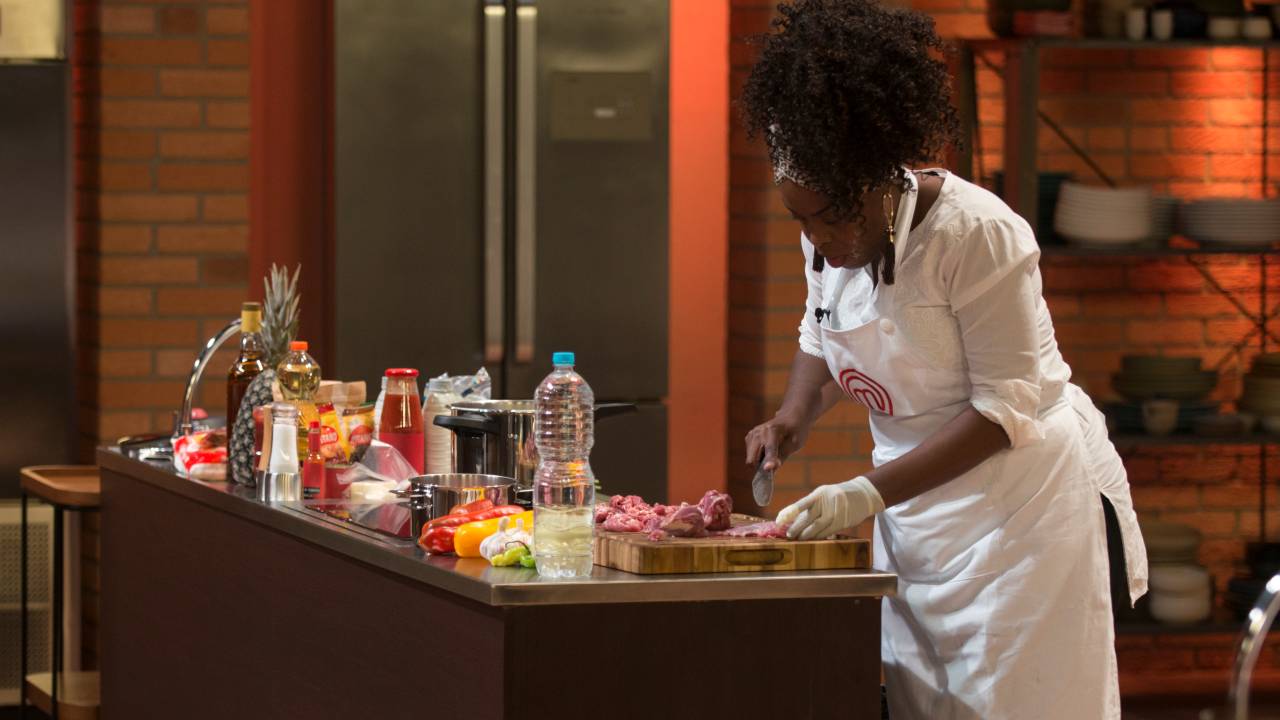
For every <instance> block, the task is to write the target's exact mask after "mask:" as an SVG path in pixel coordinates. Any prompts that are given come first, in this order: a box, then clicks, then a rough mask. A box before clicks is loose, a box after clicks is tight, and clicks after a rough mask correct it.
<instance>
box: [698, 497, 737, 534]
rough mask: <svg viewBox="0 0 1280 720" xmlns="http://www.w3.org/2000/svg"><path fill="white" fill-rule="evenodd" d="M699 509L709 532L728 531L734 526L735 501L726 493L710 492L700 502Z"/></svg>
mask: <svg viewBox="0 0 1280 720" xmlns="http://www.w3.org/2000/svg"><path fill="white" fill-rule="evenodd" d="M698 509H699V510H701V511H702V519H703V522H704V523H705V524H706V527H707V529H708V530H728V529H729V526H730V525H732V524H733V523H732V517H731V516H732V515H733V500H732V499H731V498H730V497H729V496H728V495H727V494H725V493H722V492H718V491H716V490H708V491H707V494H706V495H703V496H702V499H701V500H699V501H698Z"/></svg>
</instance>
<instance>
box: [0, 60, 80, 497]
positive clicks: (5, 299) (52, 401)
mask: <svg viewBox="0 0 1280 720" xmlns="http://www.w3.org/2000/svg"><path fill="white" fill-rule="evenodd" d="M69 88H70V73H69V71H68V69H67V66H66V64H65V63H63V62H61V61H55V60H48V61H40V62H35V61H31V62H23V61H16V62H14V63H13V64H10V63H9V62H7V59H6V58H4V56H3V54H0V248H3V250H4V257H5V261H4V263H3V265H0V338H4V347H3V349H0V397H3V398H4V400H5V406H6V407H7V408H8V411H7V412H6V413H5V415H4V417H5V419H4V420H0V432H3V435H4V438H5V439H4V442H3V443H0V498H6V497H17V496H18V469H19V468H20V467H22V466H24V465H51V464H52V465H56V464H60V463H68V462H72V461H74V459H75V456H76V444H75V438H76V425H77V414H76V402H75V358H74V354H73V350H72V334H73V322H72V313H73V312H74V305H73V298H74V285H73V283H74V277H75V275H74V273H73V271H72V262H73V261H74V255H73V249H72V241H71V223H70V217H71V213H70V203H69V198H70V193H71V180H70V177H71V174H70V160H69V158H70V124H69V123H70V120H69V118H70V90H69Z"/></svg>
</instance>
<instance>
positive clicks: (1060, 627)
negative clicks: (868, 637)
mask: <svg viewBox="0 0 1280 720" xmlns="http://www.w3.org/2000/svg"><path fill="white" fill-rule="evenodd" d="M908 176H909V177H911V179H912V188H911V191H910V192H907V193H904V194H903V200H902V203H901V205H900V207H899V212H898V215H897V217H899V218H902V223H901V225H900V227H899V228H898V232H897V233H896V238H895V243H896V245H897V248H896V249H898V251H899V253H898V257H899V258H900V259H901V258H902V257H903V253H902V250H903V246H904V242H905V240H906V237H907V235H908V232H909V230H910V224H911V218H912V215H913V213H914V211H915V204H916V202H915V201H916V187H915V178H914V176H912V175H910V174H908ZM859 273H862V274H863V275H864V277H861V278H858V279H859V281H860V282H863V283H866V282H869V278H867V277H865V273H866V271H865V270H864V269H851V268H840V269H835V270H834V271H832V272H830V273H829V274H828V275H827V276H825V277H824V288H823V296H824V297H823V301H824V307H825V308H837V306H838V305H839V302H838V300H839V298H840V297H841V294H842V293H843V292H844V290H845V288H846V287H847V286H848V284H849V282H850V281H851V280H852V279H854V278H855V277H856V276H857V275H858V274H859ZM894 292H895V286H893V285H885V284H884V283H883V282H882V283H880V284H879V287H878V288H876V289H875V290H874V292H872V298H873V299H872V301H871V302H872V303H873V305H874V309H875V311H874V312H872V313H871V314H869V315H868V314H864V315H863V316H862V318H861V319H862V320H867V319H868V318H870V320H869V321H866V322H863V323H861V324H858V325H857V326H856V327H852V328H847V329H843V330H833V329H831V328H840V327H843V326H842V325H841V323H840V318H839V317H833V316H831V315H828V317H827V320H825V321H823V322H822V323H821V325H822V348H823V354H824V356H825V358H826V361H827V365H828V367H829V368H830V370H831V374H832V377H834V378H835V379H836V380H837V381H838V382H839V383H840V386H841V387H842V388H843V389H844V391H845V392H846V394H848V395H849V397H850V398H852V399H854V400H855V401H857V402H860V403H862V404H863V405H866V406H867V407H868V408H869V410H870V411H871V429H872V433H873V435H874V437H875V442H876V464H877V465H879V464H882V463H883V462H887V461H888V460H889V459H892V458H895V457H898V456H899V455H901V454H903V453H905V452H907V451H909V450H911V449H912V448H914V447H916V446H917V445H918V444H920V442H921V441H923V440H924V439H925V438H926V437H928V436H929V435H930V434H932V433H933V432H934V431H935V430H936V429H937V428H938V427H940V426H941V425H942V424H945V422H946V421H948V420H950V419H951V418H954V417H955V416H956V415H958V414H959V413H960V412H961V411H963V410H964V409H965V408H967V407H968V406H969V402H970V401H969V395H970V392H971V388H970V386H969V383H968V378H967V377H966V375H965V372H964V368H963V367H961V368H958V369H947V368H939V367H937V365H936V364H932V363H930V362H928V361H927V360H926V359H925V357H924V356H923V355H922V354H921V353H920V352H918V351H917V349H916V348H914V347H912V346H911V345H910V344H909V342H908V341H907V339H906V338H905V337H904V333H902V332H899V329H898V325H899V323H898V321H896V320H895V318H894V317H892V315H894V314H895V311H894V308H895V305H894V302H893V296H894ZM1040 408H1041V409H1040V413H1039V420H1040V422H1041V424H1042V426H1043V430H1044V434H1045V438H1044V440H1043V441H1040V442H1038V443H1035V444H1032V445H1030V446H1027V447H1024V448H1021V449H1017V450H1007V451H1003V452H1000V453H998V454H996V455H995V456H993V457H992V458H990V459H988V460H987V461H986V462H984V463H982V464H981V465H979V466H978V467H976V468H974V469H973V470H971V471H969V472H968V473H965V474H964V475H961V476H960V477H958V478H955V479H954V480H952V481H951V482H948V483H946V484H944V485H942V486H941V487H938V488H935V489H933V490H931V491H929V492H926V493H924V494H922V495H920V496H918V497H916V498H913V499H911V500H908V501H906V502H903V503H900V504H898V505H895V506H894V507H891V508H889V509H887V510H886V511H884V512H883V513H881V514H880V515H879V516H878V517H877V519H876V532H875V557H876V559H877V565H878V566H880V567H882V568H883V569H885V570H887V571H890V572H894V573H897V575H898V577H899V580H898V595H897V597H894V598H886V600H885V602H884V604H883V611H882V620H883V629H882V636H881V637H882V640H881V656H882V660H883V663H884V673H885V681H886V682H885V684H886V687H887V692H888V697H889V709H890V716H891V717H892V718H893V720H969V719H973V720H1000V719H1008V720H1035V719H1039V718H1043V719H1045V720H1050V719H1053V720H1057V719H1060V720H1085V719H1088V720H1095V719H1097V720H1102V719H1105V718H1118V717H1119V714H1120V702H1119V692H1118V687H1117V679H1116V664H1115V663H1116V661H1115V650H1114V637H1113V629H1112V614H1111V600H1110V586H1109V570H1108V558H1107V546H1106V532H1105V527H1104V519H1103V509H1102V503H1101V499H1100V497H1099V493H1100V492H1101V493H1103V494H1106V495H1107V496H1108V497H1112V498H1113V503H1114V504H1115V505H1116V509H1117V515H1118V516H1119V517H1120V519H1121V525H1122V531H1123V532H1124V534H1125V535H1126V536H1128V537H1126V541H1129V540H1130V539H1131V538H1133V539H1134V540H1135V541H1136V543H1137V544H1136V551H1135V552H1137V553H1140V554H1141V557H1136V556H1133V555H1131V557H1130V559H1129V566H1130V572H1129V574H1130V580H1131V582H1130V590H1131V593H1133V596H1134V597H1137V596H1140V595H1141V594H1142V592H1144V591H1145V566H1146V559H1145V552H1143V550H1142V546H1141V541H1140V540H1138V539H1136V537H1135V536H1137V526H1136V520H1135V519H1134V516H1133V512H1132V503H1131V501H1130V498H1129V492H1128V484H1127V480H1126V479H1125V475H1124V469H1123V466H1122V465H1121V464H1120V459H1119V457H1118V456H1117V455H1116V453H1115V451H1114V448H1112V446H1111V444H1110V442H1109V441H1108V440H1107V438H1106V428H1105V425H1104V422H1103V419H1102V416H1101V414H1100V413H1098V412H1097V410H1096V409H1095V408H1094V407H1093V405H1092V403H1091V402H1090V401H1089V399H1088V397H1087V396H1085V395H1084V393H1083V392H1082V391H1080V390H1079V389H1078V388H1076V387H1075V386H1074V385H1067V386H1066V387H1063V386H1062V385H1061V384H1057V387H1045V388H1042V402H1041V406H1040ZM1130 544H1131V543H1130V542H1126V545H1130ZM1139 566H1140V567H1141V568H1142V570H1141V571H1139V569H1138V568H1139Z"/></svg>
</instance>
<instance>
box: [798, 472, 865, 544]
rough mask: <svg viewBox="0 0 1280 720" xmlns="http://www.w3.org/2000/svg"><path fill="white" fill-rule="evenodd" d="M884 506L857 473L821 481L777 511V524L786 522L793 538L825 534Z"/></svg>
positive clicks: (803, 538)
mask: <svg viewBox="0 0 1280 720" xmlns="http://www.w3.org/2000/svg"><path fill="white" fill-rule="evenodd" d="M882 510H884V499H883V498H881V497H880V492H879V491H878V490H876V488H875V486H874V485H872V484H871V481H870V480H868V479H866V478H865V477H862V476H859V477H856V478H854V479H852V480H848V481H845V482H842V483H837V484H835V485H823V486H821V487H818V488H817V489H815V490H814V491H813V492H811V493H809V494H808V495H806V496H804V497H803V498H801V499H800V500H799V501H797V502H795V503H793V504H791V505H788V506H787V507H785V508H783V509H782V512H780V513H778V524H779V525H790V527H789V528H788V529H787V537H789V538H791V539H793V540H815V539H819V538H827V537H831V536H832V535H834V534H836V533H837V532H839V531H841V530H844V529H846V528H851V527H853V526H854V525H857V524H858V523H861V522H862V521H863V520H866V519H867V518H869V517H871V516H872V515H875V514H876V513H878V512H880V511H882Z"/></svg>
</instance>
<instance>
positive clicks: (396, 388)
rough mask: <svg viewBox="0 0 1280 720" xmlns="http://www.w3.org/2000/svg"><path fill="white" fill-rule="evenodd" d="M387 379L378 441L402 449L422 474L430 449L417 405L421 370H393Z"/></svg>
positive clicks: (402, 452)
mask: <svg viewBox="0 0 1280 720" xmlns="http://www.w3.org/2000/svg"><path fill="white" fill-rule="evenodd" d="M386 377H387V390H386V392H387V394H386V397H385V398H384V399H383V401H382V417H381V419H380V422H379V424H378V439H379V440H381V441H382V442H384V443H386V444H388V445H390V446H391V447H393V448H395V449H396V450H399V451H400V454H401V455H403V456H404V459H405V460H407V461H408V462H409V464H410V465H412V466H413V469H414V470H415V471H416V472H417V473H418V474H419V475H421V474H422V472H423V467H424V466H425V465H426V461H427V448H426V435H425V434H424V433H423V427H422V405H420V404H419V402H418V371H417V370H414V369H413V368H390V369H388V370H387V373H386Z"/></svg>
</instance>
